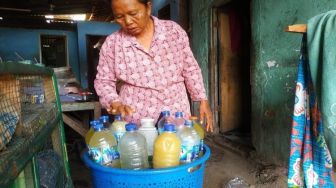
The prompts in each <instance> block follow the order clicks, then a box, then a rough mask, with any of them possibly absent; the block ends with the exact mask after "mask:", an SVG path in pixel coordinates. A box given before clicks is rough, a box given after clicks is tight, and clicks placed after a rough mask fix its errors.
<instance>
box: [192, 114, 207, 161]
mask: <svg viewBox="0 0 336 188" xmlns="http://www.w3.org/2000/svg"><path fill="white" fill-rule="evenodd" d="M197 119H198V118H197V117H196V116H191V117H190V120H191V121H192V124H193V127H194V129H195V130H196V132H197V134H198V136H199V137H200V153H199V155H200V156H202V155H203V154H204V137H205V131H204V129H203V127H202V125H201V124H200V123H199V122H198V120H197Z"/></svg>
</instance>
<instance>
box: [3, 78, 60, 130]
mask: <svg viewBox="0 0 336 188" xmlns="http://www.w3.org/2000/svg"><path fill="white" fill-rule="evenodd" d="M0 96H2V97H1V101H2V102H0V108H1V109H0V113H1V112H3V113H4V112H6V113H8V114H9V115H11V116H8V115H7V116H8V117H12V120H11V122H12V124H13V123H14V121H13V120H16V123H14V124H15V125H14V129H15V127H16V130H15V132H16V134H17V135H19V136H23V135H31V134H34V133H35V132H36V131H38V130H39V129H40V128H42V127H43V125H45V124H46V123H47V122H48V121H50V120H52V119H54V118H55V117H56V114H57V108H56V105H55V99H56V96H55V93H54V88H53V82H52V79H51V77H50V76H49V77H48V76H45V77H41V76H27V75H1V76H0ZM0 115H1V114H0ZM7 116H4V115H2V117H3V118H4V117H5V118H7V119H8V117H7ZM0 119H1V116H0ZM6 122H7V123H6V124H8V122H9V120H7V121H6ZM17 122H19V124H18V126H16V124H17ZM7 129H8V128H7ZM1 135H2V134H1ZM1 135H0V136H1Z"/></svg>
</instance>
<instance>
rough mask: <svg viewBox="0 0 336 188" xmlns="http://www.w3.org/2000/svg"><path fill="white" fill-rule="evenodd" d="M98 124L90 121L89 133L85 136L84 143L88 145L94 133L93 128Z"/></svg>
mask: <svg viewBox="0 0 336 188" xmlns="http://www.w3.org/2000/svg"><path fill="white" fill-rule="evenodd" d="M98 123H99V121H97V120H93V121H90V129H89V131H88V132H87V133H86V134H85V143H86V145H88V143H89V141H90V139H91V137H92V135H93V133H94V127H95V126H96V125H97V124H98Z"/></svg>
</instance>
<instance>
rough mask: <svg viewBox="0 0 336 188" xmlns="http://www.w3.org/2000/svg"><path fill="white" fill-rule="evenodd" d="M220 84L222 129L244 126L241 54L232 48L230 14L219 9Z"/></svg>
mask: <svg viewBox="0 0 336 188" xmlns="http://www.w3.org/2000/svg"><path fill="white" fill-rule="evenodd" d="M217 21H218V33H217V34H218V48H219V50H218V84H219V123H220V131H221V132H227V131H230V130H233V129H236V128H239V127H241V126H242V120H243V118H244V114H243V109H242V105H243V104H242V101H243V100H242V79H241V73H240V72H241V66H242V64H241V56H240V54H239V51H235V52H234V51H233V50H232V44H231V34H230V24H229V21H230V20H229V15H228V12H227V11H226V10H223V9H219V11H218V18H217Z"/></svg>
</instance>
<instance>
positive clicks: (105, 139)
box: [88, 123, 119, 167]
mask: <svg viewBox="0 0 336 188" xmlns="http://www.w3.org/2000/svg"><path fill="white" fill-rule="evenodd" d="M88 148H89V155H90V157H91V159H92V160H93V161H94V162H96V163H98V164H101V165H105V166H112V167H117V166H118V163H119V154H118V152H117V141H116V140H115V138H114V136H113V135H112V134H111V132H110V131H108V130H107V129H104V125H103V124H102V123H98V124H96V125H95V126H94V133H93V135H92V137H91V139H90V140H89V141H88Z"/></svg>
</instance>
